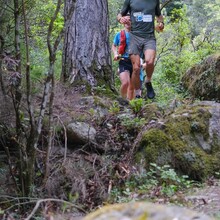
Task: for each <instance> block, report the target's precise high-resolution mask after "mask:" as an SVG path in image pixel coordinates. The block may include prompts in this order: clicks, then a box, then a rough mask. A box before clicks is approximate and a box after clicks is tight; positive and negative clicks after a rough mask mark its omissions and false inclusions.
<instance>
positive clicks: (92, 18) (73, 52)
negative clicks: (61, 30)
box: [61, 0, 113, 87]
mask: <svg viewBox="0 0 220 220" xmlns="http://www.w3.org/2000/svg"><path fill="white" fill-rule="evenodd" d="M111 67H112V65H111V52H110V45H109V19H108V3H107V0H95V1H91V0H83V1H81V0H75V1H73V0H66V1H65V38H64V49H63V66H62V74H61V78H62V80H64V81H67V80H70V82H71V83H73V82H74V84H79V83H82V82H83V83H86V82H88V84H87V85H90V86H91V87H94V86H97V85H99V86H101V85H103V84H104V85H107V87H111V85H112V83H113V75H112V68H111Z"/></svg>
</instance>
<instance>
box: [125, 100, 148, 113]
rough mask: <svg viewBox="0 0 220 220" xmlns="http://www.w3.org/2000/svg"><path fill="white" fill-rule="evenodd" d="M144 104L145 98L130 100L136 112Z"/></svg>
mask: <svg viewBox="0 0 220 220" xmlns="http://www.w3.org/2000/svg"><path fill="white" fill-rule="evenodd" d="M144 104H145V103H144V99H133V100H131V101H130V102H129V105H130V107H131V109H132V110H133V112H134V113H135V114H137V113H139V112H140V111H141V110H142V108H143V106H144Z"/></svg>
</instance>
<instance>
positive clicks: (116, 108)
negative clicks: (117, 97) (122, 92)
mask: <svg viewBox="0 0 220 220" xmlns="http://www.w3.org/2000/svg"><path fill="white" fill-rule="evenodd" d="M109 112H110V113H112V114H118V113H119V112H120V106H119V103H118V102H113V105H112V106H111V107H110V109H109Z"/></svg>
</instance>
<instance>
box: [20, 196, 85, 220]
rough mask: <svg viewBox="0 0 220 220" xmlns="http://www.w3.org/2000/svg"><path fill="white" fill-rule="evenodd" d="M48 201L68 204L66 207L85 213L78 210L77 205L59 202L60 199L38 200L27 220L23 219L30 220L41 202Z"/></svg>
mask: <svg viewBox="0 0 220 220" xmlns="http://www.w3.org/2000/svg"><path fill="white" fill-rule="evenodd" d="M48 201H53V202H61V203H66V204H68V205H70V206H72V207H75V208H77V209H79V210H80V211H82V212H84V213H86V211H85V210H84V209H82V208H80V207H79V206H77V205H74V204H72V203H71V202H67V201H64V200H61V199H40V200H38V201H37V203H36V205H35V207H34V209H33V210H32V212H31V214H30V215H29V216H28V217H27V218H25V219H24V220H30V219H31V218H32V217H33V215H34V214H35V212H36V211H37V210H38V208H39V206H40V204H41V203H42V202H48Z"/></svg>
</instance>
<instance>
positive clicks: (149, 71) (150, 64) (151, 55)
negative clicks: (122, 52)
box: [144, 49, 156, 82]
mask: <svg viewBox="0 0 220 220" xmlns="http://www.w3.org/2000/svg"><path fill="white" fill-rule="evenodd" d="M144 56H145V62H146V81H148V82H149V81H151V78H152V75H153V72H154V60H155V57H156V51H155V50H151V49H148V50H145V52H144Z"/></svg>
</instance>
